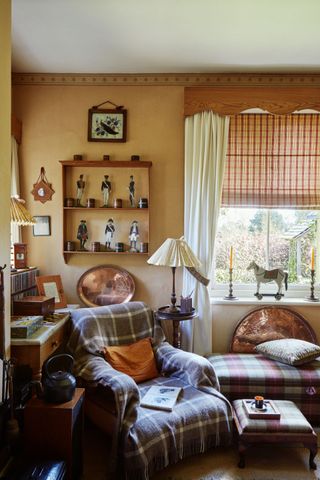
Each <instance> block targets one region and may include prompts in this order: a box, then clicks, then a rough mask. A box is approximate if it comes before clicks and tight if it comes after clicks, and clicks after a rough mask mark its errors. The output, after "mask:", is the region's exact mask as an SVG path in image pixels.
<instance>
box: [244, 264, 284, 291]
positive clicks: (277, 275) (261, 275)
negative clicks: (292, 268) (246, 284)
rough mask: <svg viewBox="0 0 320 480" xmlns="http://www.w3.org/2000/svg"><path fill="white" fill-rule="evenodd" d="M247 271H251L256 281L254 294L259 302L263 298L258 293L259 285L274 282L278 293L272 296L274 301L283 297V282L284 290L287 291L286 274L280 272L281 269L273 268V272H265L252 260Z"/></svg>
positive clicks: (282, 271)
mask: <svg viewBox="0 0 320 480" xmlns="http://www.w3.org/2000/svg"><path fill="white" fill-rule="evenodd" d="M247 270H253V272H254V274H255V277H256V281H257V291H256V293H255V296H256V297H257V298H258V299H259V300H261V299H262V298H263V295H262V294H261V293H260V285H261V283H270V282H276V284H277V285H278V291H277V293H276V294H275V295H274V297H275V299H276V300H280V299H281V297H282V296H283V293H282V284H283V282H284V285H285V288H286V290H288V273H287V272H285V271H284V270H281V268H275V269H273V270H265V269H264V268H262V267H260V266H259V265H257V264H256V262H255V261H254V260H253V261H252V262H251V263H250V265H249V266H248V268H247ZM265 295H266V294H265Z"/></svg>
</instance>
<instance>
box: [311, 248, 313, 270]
mask: <svg viewBox="0 0 320 480" xmlns="http://www.w3.org/2000/svg"><path fill="white" fill-rule="evenodd" d="M311 270H314V247H312V249H311Z"/></svg>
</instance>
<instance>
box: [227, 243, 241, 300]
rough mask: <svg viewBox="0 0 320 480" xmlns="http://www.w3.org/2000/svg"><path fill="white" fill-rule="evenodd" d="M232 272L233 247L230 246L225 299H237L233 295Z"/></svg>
mask: <svg viewBox="0 0 320 480" xmlns="http://www.w3.org/2000/svg"><path fill="white" fill-rule="evenodd" d="M232 272H233V247H230V255H229V295H226V296H225V297H224V299H225V300H238V297H235V296H234V295H233V283H232Z"/></svg>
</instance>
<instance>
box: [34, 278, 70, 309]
mask: <svg viewBox="0 0 320 480" xmlns="http://www.w3.org/2000/svg"><path fill="white" fill-rule="evenodd" d="M36 284H37V288H38V292H39V295H43V296H45V297H54V299H55V301H54V306H55V309H57V308H65V307H67V299H66V296H65V293H64V290H63V286H62V280H61V276H60V275H40V276H39V277H36Z"/></svg>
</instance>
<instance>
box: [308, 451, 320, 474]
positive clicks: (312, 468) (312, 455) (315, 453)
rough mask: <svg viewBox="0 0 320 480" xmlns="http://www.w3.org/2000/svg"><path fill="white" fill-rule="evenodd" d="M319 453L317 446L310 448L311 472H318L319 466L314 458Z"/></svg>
mask: <svg viewBox="0 0 320 480" xmlns="http://www.w3.org/2000/svg"><path fill="white" fill-rule="evenodd" d="M317 451H318V447H317V446H314V447H312V448H310V457H309V467H310V469H311V470H317V465H316V463H315V461H314V458H315V456H316V455H317Z"/></svg>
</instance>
